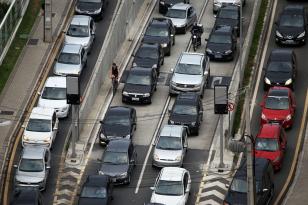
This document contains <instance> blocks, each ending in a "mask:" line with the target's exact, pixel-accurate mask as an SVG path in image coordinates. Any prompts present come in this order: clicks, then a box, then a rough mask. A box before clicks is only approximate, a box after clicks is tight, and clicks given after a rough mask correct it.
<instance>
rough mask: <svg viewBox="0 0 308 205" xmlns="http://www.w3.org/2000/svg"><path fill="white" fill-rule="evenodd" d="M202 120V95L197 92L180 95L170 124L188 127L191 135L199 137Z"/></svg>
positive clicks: (170, 118) (169, 121)
mask: <svg viewBox="0 0 308 205" xmlns="http://www.w3.org/2000/svg"><path fill="white" fill-rule="evenodd" d="M202 119H203V105H202V101H201V98H200V95H199V94H197V93H195V92H187V93H180V94H179V95H178V96H177V98H176V100H175V102H174V104H173V107H172V109H171V110H170V115H169V119H168V124H172V125H186V126H187V127H188V129H189V133H190V134H195V135H198V134H199V128H200V125H201V121H202Z"/></svg>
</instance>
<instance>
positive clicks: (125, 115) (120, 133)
mask: <svg viewBox="0 0 308 205" xmlns="http://www.w3.org/2000/svg"><path fill="white" fill-rule="evenodd" d="M100 123H101V128H100V131H99V142H100V144H101V145H106V144H108V142H109V141H110V140H114V139H119V138H120V139H122V138H127V139H132V138H133V136H134V133H135V130H136V127H137V114H136V109H135V108H132V107H126V106H111V107H109V108H108V111H107V112H106V114H105V117H104V119H103V120H102V121H100Z"/></svg>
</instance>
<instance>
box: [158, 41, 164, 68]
mask: <svg viewBox="0 0 308 205" xmlns="http://www.w3.org/2000/svg"><path fill="white" fill-rule="evenodd" d="M158 47H159V49H158V51H159V63H160V65H163V64H164V56H165V54H164V50H163V48H162V47H161V46H160V45H159V46H158Z"/></svg>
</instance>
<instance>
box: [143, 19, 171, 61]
mask: <svg viewBox="0 0 308 205" xmlns="http://www.w3.org/2000/svg"><path fill="white" fill-rule="evenodd" d="M142 42H144V43H157V44H160V45H161V47H162V48H163V49H164V54H165V55H167V56H170V54H171V46H172V45H174V43H175V28H174V25H173V23H172V21H171V20H170V19H167V18H152V20H151V22H150V23H149V25H148V27H147V29H146V31H145V34H144V36H143V39H142Z"/></svg>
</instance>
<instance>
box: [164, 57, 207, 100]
mask: <svg viewBox="0 0 308 205" xmlns="http://www.w3.org/2000/svg"><path fill="white" fill-rule="evenodd" d="M171 71H172V72H173V74H172V77H171V80H170V85H169V93H170V95H172V94H179V93H181V92H198V93H199V94H200V95H201V96H202V97H203V93H204V88H205V87H206V85H207V83H208V81H209V77H210V62H209V58H208V57H207V56H206V55H204V54H202V53H189V52H183V53H182V54H181V55H180V57H179V59H178V61H177V63H176V66H175V69H172V70H171Z"/></svg>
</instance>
